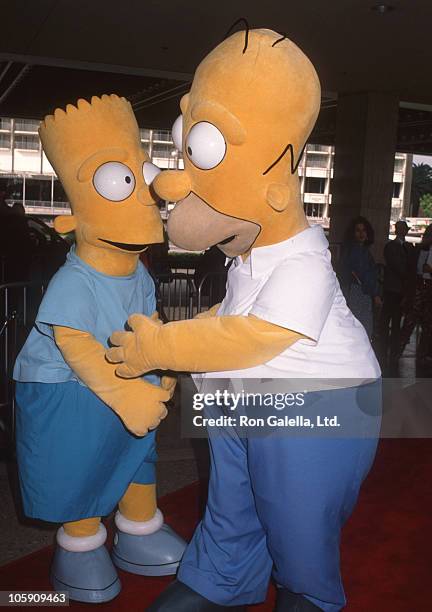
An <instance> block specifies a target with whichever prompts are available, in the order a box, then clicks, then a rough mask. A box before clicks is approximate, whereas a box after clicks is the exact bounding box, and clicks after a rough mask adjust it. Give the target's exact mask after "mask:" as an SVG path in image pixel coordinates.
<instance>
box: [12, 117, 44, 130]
mask: <svg viewBox="0 0 432 612" xmlns="http://www.w3.org/2000/svg"><path fill="white" fill-rule="evenodd" d="M39 125H40V121H34V120H32V119H15V131H16V132H37V131H38V129H39Z"/></svg>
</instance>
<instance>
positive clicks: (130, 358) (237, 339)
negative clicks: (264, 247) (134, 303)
mask: <svg viewBox="0 0 432 612" xmlns="http://www.w3.org/2000/svg"><path fill="white" fill-rule="evenodd" d="M128 323H129V326H130V327H131V329H132V332H115V333H114V334H113V335H112V336H111V342H112V344H114V345H115V347H114V348H112V349H109V350H108V352H107V358H108V359H109V361H111V362H112V363H122V365H120V366H118V367H117V369H116V372H117V374H118V375H119V376H123V377H125V378H131V377H134V376H139V375H141V374H142V373H143V372H149V371H151V370H154V369H161V370H175V371H177V372H182V371H186V372H216V371H220V372H222V371H225V370H239V369H243V368H250V367H253V366H256V365H259V364H262V363H266V362H267V361H269V360H270V359H272V358H273V357H276V355H279V354H280V353H281V352H282V351H284V350H285V349H286V348H287V347H289V346H290V345H291V344H293V343H294V342H296V341H297V340H298V339H299V338H302V337H303V336H301V335H300V334H298V333H296V332H293V331H291V330H288V329H284V328H283V327H279V326H277V325H273V324H272V323H268V322H267V321H263V320H262V319H258V318H256V317H253V316H248V317H243V316H221V317H217V316H216V317H208V318H200V319H195V320H192V321H177V322H175V323H167V324H166V325H158V324H156V323H154V321H152V320H151V319H149V318H148V317H145V316H143V315H138V314H135V315H132V316H131V317H129V320H128Z"/></svg>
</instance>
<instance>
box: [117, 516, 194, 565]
mask: <svg viewBox="0 0 432 612" xmlns="http://www.w3.org/2000/svg"><path fill="white" fill-rule="evenodd" d="M158 512H159V511H158ZM159 516H160V518H162V515H161V514H160V513H159ZM162 520H163V519H162ZM152 521H153V526H157V527H158V528H157V530H155V531H153V532H152V533H143V532H145V531H146V529H145V527H146V525H148V524H149V523H150V521H148V523H147V524H146V523H138V522H135V521H128V520H127V519H125V518H124V517H123V516H121V515H120V513H119V512H118V513H117V514H116V524H117V527H118V531H117V533H116V534H115V537H114V546H113V549H112V560H113V562H114V565H116V566H117V567H119V568H120V569H122V570H124V571H125V572H130V573H131V574H139V575H141V576H171V575H173V574H175V573H176V572H177V569H178V566H179V563H180V561H181V558H182V556H183V553H184V551H185V548H186V542H185V541H184V540H183V538H181V537H180V536H179V535H177V534H176V533H175V531H173V530H172V529H171V527H169V526H168V525H166V524H165V523H162V525H156V524H155V521H154V519H152ZM120 527H121V528H122V529H123V530H122V529H120ZM124 529H127V530H128V533H127V532H126V531H124ZM131 531H134V532H135V533H131Z"/></svg>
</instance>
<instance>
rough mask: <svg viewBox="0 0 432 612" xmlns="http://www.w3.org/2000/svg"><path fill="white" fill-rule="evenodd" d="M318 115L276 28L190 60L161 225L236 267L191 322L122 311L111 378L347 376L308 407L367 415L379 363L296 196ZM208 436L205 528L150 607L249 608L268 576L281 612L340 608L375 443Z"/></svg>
mask: <svg viewBox="0 0 432 612" xmlns="http://www.w3.org/2000/svg"><path fill="white" fill-rule="evenodd" d="M319 105H320V85H319V81H318V77H317V75H316V72H315V70H314V67H313V66H312V64H311V63H310V61H309V60H308V58H307V57H306V56H305V55H304V54H303V53H302V51H301V50H300V49H299V48H298V47H297V46H296V45H295V44H293V43H292V42H291V41H290V40H288V39H287V38H286V37H284V36H281V35H280V34H277V33H276V32H273V31H270V30H265V29H258V30H252V31H246V32H237V33H235V34H233V35H232V36H230V37H229V38H227V39H226V40H224V41H223V42H222V43H221V44H219V46H217V47H216V48H215V49H214V50H213V51H212V52H211V53H210V54H209V55H208V56H207V57H206V58H205V59H204V60H203V61H202V63H201V64H200V65H199V66H198V68H197V70H196V73H195V76H194V80H193V83H192V87H191V90H190V92H189V94H187V95H186V96H185V97H183V99H182V100H181V104H180V106H181V110H182V119H179V120H177V122H176V123H175V124H174V128H173V136H174V138H175V139H176V140H177V142H178V147H180V148H181V150H182V151H183V156H184V160H185V169H184V171H166V172H162V173H161V174H159V175H158V176H157V177H156V179H155V182H154V188H155V190H156V192H157V193H158V194H159V195H160V196H161V197H163V198H165V199H167V200H171V201H176V202H177V205H176V207H175V209H174V210H173V212H172V213H171V215H170V218H169V225H168V232H169V235H170V238H171V240H172V241H173V242H174V243H176V244H178V245H180V246H182V247H184V248H189V249H194V250H198V249H204V248H207V247H209V246H210V245H214V244H217V245H218V247H219V248H220V249H221V250H222V251H223V252H224V253H225V254H226V256H227V257H229V258H233V265H231V267H230V269H229V273H228V282H227V293H226V297H225V299H224V300H223V302H222V304H221V305H218V306H216V307H215V308H213V309H212V310H211V311H210V312H209V313H207V314H208V315H210V316H207V317H202V318H198V319H195V320H191V321H180V322H173V323H168V324H166V325H159V324H157V323H156V322H154V321H153V320H151V319H150V318H148V317H145V316H142V315H139V314H136V315H133V316H132V317H130V318H129V325H130V327H131V329H132V331H126V332H125V331H118V332H116V333H115V334H113V335H112V337H111V340H112V343H113V344H114V345H115V346H114V347H113V348H111V349H110V350H109V351H108V359H109V360H110V361H111V362H113V363H118V364H120V365H119V366H118V368H117V373H118V374H119V376H123V377H125V378H129V377H134V376H137V375H141V374H142V373H144V372H148V371H152V370H154V369H155V368H161V369H162V370H164V369H170V370H176V371H189V372H202V373H207V374H204V376H207V377H211V376H215V375H216V376H219V377H221V375H222V377H226V378H236V377H240V378H247V377H249V378H256V379H262V378H265V379H273V378H274V379H276V378H286V379H296V378H300V377H306V378H308V379H326V378H327V379H345V380H347V379H361V380H363V381H366V382H365V383H364V385H362V386H363V387H364V389H365V390H364V392H363V393H360V392H359V389H360V387H350V386H349V384H350V383H349V381H347V382H346V384H345V385H344V384H341V386H340V388H339V387H338V388H336V389H335V390H333V391H329V392H327V391H326V390H325V385H324V386H323V387H318V389H321V390H322V391H320V393H319V394H318V396H317V398H318V399H317V402H318V403H317V406H318V408H319V407H320V406H321V407H322V406H324V407H326V408H327V409H329V410H330V411H331V410H332V405H330V406H329V401H330V402H333V400H335V401H337V402H338V404H340V405H341V406H342V407H343V408H345V407H346V408H347V410H354V409H356V408H359V412H360V413H361V414H363V412H364V409H365V408H370V406H368V405H367V404H368V401H369V399H368V398H369V397H370V393H369V391H368V390H370V389H371V388H375V387H379V386H380V370H379V366H378V364H377V361H376V359H375V357H374V354H373V351H372V349H371V346H370V343H369V340H368V338H367V335H366V332H365V331H364V329H363V327H362V325H361V324H360V323H359V322H358V321H357V320H356V319H355V318H354V317H353V315H352V314H351V312H350V311H349V309H348V308H347V306H346V303H345V300H344V298H343V295H342V293H341V291H340V287H339V284H338V281H337V279H336V276H335V274H334V271H333V269H332V265H331V261H330V252H329V250H328V242H327V240H326V238H325V236H324V232H323V230H322V228H321V227H319V226H315V227H309V226H308V223H307V220H306V217H305V214H304V211H303V205H302V202H301V199H300V190H299V181H298V176H297V174H296V169H297V166H298V163H299V159H300V157H301V154H302V150H303V147H304V145H305V142H306V139H307V137H308V135H309V134H310V131H311V129H312V127H313V125H314V122H315V120H316V117H317V114H318V110H319ZM212 373H213V374H212ZM368 381H372V382H368ZM327 393H329V395H327ZM327 397H330V400H327V399H326V398H327ZM312 408H313V407H312ZM330 413H331V412H330ZM221 434H222V435H221ZM209 441H210V449H211V460H212V464H211V472H210V483H209V495H208V503H207V508H206V512H205V515H204V518H203V519H202V521H201V523H200V524H199V526H198V527H197V529H196V531H195V534H194V536H193V539H192V541H191V543H190V544H189V546H188V548H187V549H186V552H185V554H184V556H183V559H182V562H181V564H180V568H179V572H178V575H177V580H176V581H175V582H173V583H172V585H170V587H169V588H168V589H167V590H166V591H165V592H164V593H162V595H161V596H160V597H159V599H158V600H157V601H156V602H154V603H153V604H152V606H151V607H150V608H149V612H190V611H192V610H193V611H194V612H213V611H217V610H236V611H240V610H245V609H246V608H245V606H247V605H248V604H255V603H257V602H260V601H263V600H264V599H265V597H266V593H267V587H268V583H269V578H270V575H271V574H272V575H273V578H274V580H275V582H276V584H277V586H278V589H277V603H276V610H277V611H279V612H281V611H284V612H288V611H289V612H294V611H295V612H307V611H311V612H312V611H315V610H317V611H319V610H324V611H325V612H337V611H339V610H341V609H342V608H343V607H344V605H345V597H344V591H343V587H342V581H341V575H340V567H339V540H340V533H341V528H342V526H343V524H344V522H345V521H346V519H347V518H348V516H349V515H350V514H351V512H352V510H353V507H354V505H355V503H356V499H357V495H358V492H359V489H360V486H361V483H362V481H363V480H364V478H365V476H366V474H367V472H368V470H369V469H370V466H371V464H372V462H373V458H374V455H375V451H376V444H377V441H376V439H375V438H374V437H373V436H371V437H362V436H358V437H355V436H354V437H341V438H336V437H330V438H327V437H319V436H318V437H316V436H315V437H310V436H309V437H304V436H303V437H298V436H297V437H290V436H286V435H278V436H273V435H271V434H270V433H269V434H268V435H264V436H255V437H242V436H240V435H238V433H237V430H236V429H234V431H233V430H232V428H231V430H230V431H227V430H226V431H225V435H223V432H219V435H218V433H217V432H216V433H212V432H211V431H209Z"/></svg>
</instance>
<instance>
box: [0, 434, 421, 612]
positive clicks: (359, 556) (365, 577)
mask: <svg viewBox="0 0 432 612" xmlns="http://www.w3.org/2000/svg"><path fill="white" fill-rule="evenodd" d="M431 481H432V440H384V441H382V443H381V446H380V449H379V452H378V456H377V460H376V462H375V465H374V468H373V470H372V473H371V474H370V476H369V478H368V480H367V482H366V484H365V486H364V487H363V490H362V493H361V497H360V501H359V504H358V506H357V508H356V510H355V513H354V515H353V516H352V518H351V520H350V521H349V523H348V525H347V527H346V528H345V531H344V538H343V546H342V566H343V575H344V581H345V588H346V592H347V597H348V605H347V607H346V609H345V610H347V611H348V612H366V611H368V612H369V611H370V612H387V611H388V612H426V611H427V610H430V609H431V603H430V582H429V581H432V553H431V550H432V485H431ZM202 497H203V491H202V488H200V487H199V485H198V484H194V485H191V486H189V487H186V488H185V489H182V490H180V491H178V492H176V493H173V494H171V495H168V496H166V497H165V498H164V499H162V500H161V504H160V505H161V507H162V509H163V511H164V513H165V516H166V517H167V519H168V522H169V523H170V524H171V525H172V526H173V527H175V528H176V529H177V530H178V532H179V533H180V534H181V535H182V536H184V537H185V538H189V537H190V536H191V534H192V532H193V529H194V526H195V524H196V523H197V521H198V519H199V515H200V507H202ZM200 498H201V499H200ZM51 554H52V551H51V549H50V548H46V549H43V550H41V551H38V552H36V553H33V554H31V555H29V556H27V557H24V558H22V559H19V560H17V561H14V562H13V563H10V564H8V565H6V566H3V567H2V568H0V589H1V590H20V589H27V590H31V589H34V590H43V589H47V590H48V589H49V588H50V585H49V582H48V579H47V578H48V570H49V564H50V559H51ZM120 577H121V581H122V584H123V590H122V592H121V594H120V596H119V597H118V598H117V599H115V600H114V601H113V602H111V603H109V604H104V605H101V606H99V608H98V609H102V608H103V609H106V610H116V611H118V612H121V611H123V610H124V611H127V612H131V611H134V612H135V611H141V610H142V611H144V610H145V609H146V606H147V605H148V604H149V603H150V602H151V601H152V600H153V599H154V598H155V596H156V595H157V594H158V593H159V592H160V591H161V590H162V589H163V588H164V586H165V585H166V584H167V583H168V582H169V580H170V579H167V578H158V579H151V578H144V577H140V576H133V575H131V574H126V573H123V572H120ZM271 602H272V591H270V594H269V598H268V601H267V603H266V604H262V605H260V606H255V607H253V608H252V609H253V610H255V611H256V612H264V611H270V610H272V604H271ZM72 607H74V608H77V609H78V608H81V609H89V607H90V606H89V605H88V604H85V605H84V604H77V603H72ZM173 612H175V611H173Z"/></svg>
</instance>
